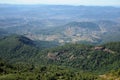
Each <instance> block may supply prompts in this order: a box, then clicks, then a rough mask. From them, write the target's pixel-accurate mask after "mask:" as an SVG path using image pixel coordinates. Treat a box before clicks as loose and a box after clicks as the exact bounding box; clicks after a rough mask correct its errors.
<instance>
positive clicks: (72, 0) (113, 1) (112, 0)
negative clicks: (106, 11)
mask: <svg viewBox="0 0 120 80" xmlns="http://www.w3.org/2000/svg"><path fill="white" fill-rule="evenodd" d="M0 3H7V4H9V3H10V4H62V5H64V4H67V5H101V6H120V0H0Z"/></svg>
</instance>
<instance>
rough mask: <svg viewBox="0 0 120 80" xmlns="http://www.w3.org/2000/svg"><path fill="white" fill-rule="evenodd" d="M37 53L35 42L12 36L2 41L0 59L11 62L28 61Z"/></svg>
mask: <svg viewBox="0 0 120 80" xmlns="http://www.w3.org/2000/svg"><path fill="white" fill-rule="evenodd" d="M36 51H37V49H36V48H35V47H34V43H33V41H32V40H30V39H28V38H26V37H23V36H17V35H12V36H8V37H3V38H2V39H0V57H2V58H4V59H6V60H9V61H10V62H17V61H21V60H24V61H26V60H28V58H31V57H32V56H33V55H34V54H36Z"/></svg>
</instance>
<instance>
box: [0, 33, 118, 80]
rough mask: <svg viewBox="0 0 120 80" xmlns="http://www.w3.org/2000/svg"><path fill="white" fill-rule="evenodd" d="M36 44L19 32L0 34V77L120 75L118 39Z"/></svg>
mask: <svg viewBox="0 0 120 80" xmlns="http://www.w3.org/2000/svg"><path fill="white" fill-rule="evenodd" d="M38 44H41V42H36V41H33V40H31V39H29V38H27V37H24V36H21V35H10V36H4V37H1V38H0V80H115V79H117V80H119V79H120V77H119V76H120V49H119V48H120V42H109V43H105V44H101V45H90V44H80V43H69V44H65V45H61V46H56V47H52V48H48V47H46V48H45V47H44V48H43V44H41V45H39V46H37V45H38ZM46 45H47V44H46ZM51 46H52V44H51Z"/></svg>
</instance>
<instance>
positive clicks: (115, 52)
mask: <svg viewBox="0 0 120 80" xmlns="http://www.w3.org/2000/svg"><path fill="white" fill-rule="evenodd" d="M116 44H117V45H116ZM110 47H111V48H110ZM112 47H114V48H112ZM97 48H98V49H97ZM119 48H120V43H119V42H116V43H112V44H111V45H110V43H108V44H106V45H104V46H102V45H101V46H91V45H82V44H66V45H64V46H60V47H56V48H52V49H48V50H44V51H41V52H39V54H38V55H37V56H36V58H35V60H36V61H35V62H36V63H40V64H57V65H63V66H68V67H69V66H70V67H73V68H77V69H81V70H84V71H92V72H93V71H94V72H97V73H104V72H107V71H110V70H112V69H114V70H116V69H118V68H119V67H120V53H119Z"/></svg>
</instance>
